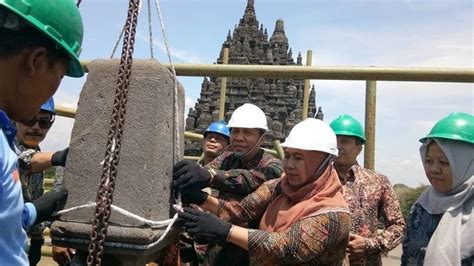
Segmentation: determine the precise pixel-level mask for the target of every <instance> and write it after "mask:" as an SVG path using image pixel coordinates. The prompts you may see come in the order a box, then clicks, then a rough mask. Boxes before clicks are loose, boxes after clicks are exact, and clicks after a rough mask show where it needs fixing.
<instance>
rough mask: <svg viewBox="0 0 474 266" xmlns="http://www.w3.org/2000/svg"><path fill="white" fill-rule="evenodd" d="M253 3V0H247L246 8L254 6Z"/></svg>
mask: <svg viewBox="0 0 474 266" xmlns="http://www.w3.org/2000/svg"><path fill="white" fill-rule="evenodd" d="M254 4H255V1H254V0H248V1H247V8H255V7H254Z"/></svg>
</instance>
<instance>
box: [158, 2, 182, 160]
mask: <svg viewBox="0 0 474 266" xmlns="http://www.w3.org/2000/svg"><path fill="white" fill-rule="evenodd" d="M155 4H156V11H157V12H158V18H159V19H160V27H161V33H162V34H163V43H164V44H165V48H166V53H167V54H168V61H169V62H170V65H171V72H172V74H173V79H174V112H173V116H174V117H173V118H174V129H175V130H174V131H175V132H174V134H175V143H176V149H175V157H174V158H175V161H174V162H175V163H177V162H178V160H179V151H180V147H179V123H178V111H179V107H178V79H177V78H176V70H175V68H174V65H173V60H172V59H171V51H170V48H169V45H168V37H167V35H166V30H165V24H164V23H163V16H162V14H161V8H160V0H155Z"/></svg>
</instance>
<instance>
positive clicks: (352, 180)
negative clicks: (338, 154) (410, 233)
mask: <svg viewBox="0 0 474 266" xmlns="http://www.w3.org/2000/svg"><path fill="white" fill-rule="evenodd" d="M341 183H342V184H343V195H344V198H345V199H346V201H347V204H348V205H349V210H350V212H351V217H352V230H351V232H352V233H353V234H357V235H360V236H363V237H364V238H365V239H366V243H365V244H366V255H365V256H364V257H362V258H360V259H357V260H352V261H351V265H382V258H381V254H382V253H387V252H388V251H390V250H391V249H393V248H395V247H396V246H397V245H398V244H399V243H400V242H401V241H402V238H403V235H404V232H405V221H404V219H403V215H402V212H401V209H400V202H399V200H398V198H397V195H396V194H395V191H394V190H393V187H392V185H391V184H390V181H389V180H388V178H387V177H386V176H385V175H382V174H379V173H377V172H374V171H371V170H369V169H365V168H363V167H360V166H359V165H357V164H356V165H353V166H352V167H351V168H350V169H349V171H348V173H347V175H346V177H345V179H344V180H341ZM380 218H384V227H385V228H384V230H383V232H382V233H381V234H378V232H377V229H378V228H379V220H380Z"/></svg>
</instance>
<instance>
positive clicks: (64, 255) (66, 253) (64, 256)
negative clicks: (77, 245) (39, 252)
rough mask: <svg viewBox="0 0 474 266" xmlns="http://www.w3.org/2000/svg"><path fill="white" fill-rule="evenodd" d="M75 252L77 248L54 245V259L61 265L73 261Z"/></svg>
mask: <svg viewBox="0 0 474 266" xmlns="http://www.w3.org/2000/svg"><path fill="white" fill-rule="evenodd" d="M75 254H76V250H75V249H72V248H65V247H58V246H53V260H54V261H55V262H57V263H58V264H59V265H63V264H69V263H71V260H72V256H74V255H75Z"/></svg>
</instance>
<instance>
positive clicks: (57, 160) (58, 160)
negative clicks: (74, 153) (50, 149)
mask: <svg viewBox="0 0 474 266" xmlns="http://www.w3.org/2000/svg"><path fill="white" fill-rule="evenodd" d="M68 153H69V148H66V149H64V150H62V151H57V152H55V153H53V156H52V157H51V164H52V165H53V166H62V167H65V166H66V159H67V155H68Z"/></svg>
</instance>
